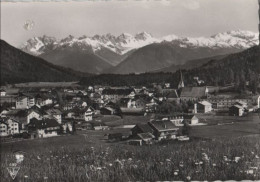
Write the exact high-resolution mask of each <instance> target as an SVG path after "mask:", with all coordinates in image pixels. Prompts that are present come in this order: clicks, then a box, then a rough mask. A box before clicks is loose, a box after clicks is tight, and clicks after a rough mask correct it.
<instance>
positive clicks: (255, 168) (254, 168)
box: [249, 167, 258, 170]
mask: <svg viewBox="0 0 260 182" xmlns="http://www.w3.org/2000/svg"><path fill="white" fill-rule="evenodd" d="M249 169H253V170H257V169H258V167H250V168H249Z"/></svg>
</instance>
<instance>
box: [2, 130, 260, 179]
mask: <svg viewBox="0 0 260 182" xmlns="http://www.w3.org/2000/svg"><path fill="white" fill-rule="evenodd" d="M92 134H93V135H91V136H90V137H87V138H85V136H84V135H80V134H78V135H75V136H64V137H56V138H49V139H39V140H32V141H23V142H20V143H19V146H18V145H16V147H14V148H13V149H21V150H24V151H25V152H26V153H25V159H24V161H23V162H22V165H21V169H20V171H19V173H18V175H17V181H20V180H23V179H24V178H25V176H27V178H26V179H27V181H43V179H44V177H48V180H47V181H62V182H66V181H67V182H71V181H156V180H186V181H187V180H188V179H192V180H208V181H212V180H228V179H229V180H230V179H233V180H242V179H248V180H256V179H260V170H259V169H260V160H259V156H260V141H259V137H256V136H254V137H253V136H250V137H243V138H239V139H225V140H219V139H216V140H214V141H204V140H194V141H190V142H185V143H178V142H170V143H162V144H156V145H153V146H142V147H138V146H129V145H126V144H117V143H106V142H105V141H103V142H102V143H101V142H97V140H99V139H98V138H97V137H96V136H95V135H94V133H92ZM98 136H99V135H98ZM11 148H12V145H11V144H10V143H9V144H4V146H3V151H2V153H1V175H0V176H1V178H0V180H1V181H6V182H8V181H12V180H11V178H10V176H9V174H8V173H7V169H6V167H7V166H8V164H9V163H10V161H12V156H11V153H10V150H11Z"/></svg>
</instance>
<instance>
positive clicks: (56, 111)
mask: <svg viewBox="0 0 260 182" xmlns="http://www.w3.org/2000/svg"><path fill="white" fill-rule="evenodd" d="M45 112H46V113H47V114H50V115H54V114H55V115H60V114H62V112H61V111H60V110H59V109H48V110H47V111H45Z"/></svg>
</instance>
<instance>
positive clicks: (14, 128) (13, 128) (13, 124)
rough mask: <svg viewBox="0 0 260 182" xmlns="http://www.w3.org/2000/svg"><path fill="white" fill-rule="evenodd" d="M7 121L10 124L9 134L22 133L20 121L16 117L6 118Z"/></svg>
mask: <svg viewBox="0 0 260 182" xmlns="http://www.w3.org/2000/svg"><path fill="white" fill-rule="evenodd" d="M5 122H6V123H7V124H8V134H9V135H13V134H18V133H20V123H19V122H18V121H16V120H14V119H11V118H6V119H5Z"/></svg>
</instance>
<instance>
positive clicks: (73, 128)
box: [72, 121, 76, 134]
mask: <svg viewBox="0 0 260 182" xmlns="http://www.w3.org/2000/svg"><path fill="white" fill-rule="evenodd" d="M75 133H76V123H75V121H73V123H72V134H75Z"/></svg>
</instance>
